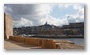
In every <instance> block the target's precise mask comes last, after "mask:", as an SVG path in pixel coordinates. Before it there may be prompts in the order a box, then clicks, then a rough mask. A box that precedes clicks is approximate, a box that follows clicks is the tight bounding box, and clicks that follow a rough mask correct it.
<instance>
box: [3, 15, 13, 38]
mask: <svg viewBox="0 0 90 55" xmlns="http://www.w3.org/2000/svg"><path fill="white" fill-rule="evenodd" d="M9 36H13V20H12V17H11V16H9V15H7V14H5V13H4V39H9Z"/></svg>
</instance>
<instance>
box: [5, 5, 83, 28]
mask: <svg viewBox="0 0 90 55" xmlns="http://www.w3.org/2000/svg"><path fill="white" fill-rule="evenodd" d="M4 13H6V14H8V15H10V16H11V17H12V18H13V26H14V27H26V26H38V25H43V24H45V23H46V22H47V23H48V24H50V25H56V26H63V25H68V24H69V23H76V22H84V4H4Z"/></svg>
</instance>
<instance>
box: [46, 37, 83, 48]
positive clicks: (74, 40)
mask: <svg viewBox="0 0 90 55" xmlns="http://www.w3.org/2000/svg"><path fill="white" fill-rule="evenodd" d="M48 39H53V40H69V41H72V42H74V43H75V44H78V45H82V46H84V38H48Z"/></svg>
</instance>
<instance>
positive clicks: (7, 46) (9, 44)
mask: <svg viewBox="0 0 90 55" xmlns="http://www.w3.org/2000/svg"><path fill="white" fill-rule="evenodd" d="M4 49H40V46H32V45H26V44H23V43H18V42H15V41H10V40H5V41H4Z"/></svg>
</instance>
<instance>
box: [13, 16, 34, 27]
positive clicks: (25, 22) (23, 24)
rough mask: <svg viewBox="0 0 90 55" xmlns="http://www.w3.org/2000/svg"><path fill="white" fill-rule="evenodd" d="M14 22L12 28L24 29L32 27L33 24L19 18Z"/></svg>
mask: <svg viewBox="0 0 90 55" xmlns="http://www.w3.org/2000/svg"><path fill="white" fill-rule="evenodd" d="M13 22H14V27H23V26H24V27H26V26H32V25H33V23H32V21H30V20H27V19H25V18H21V20H19V21H13Z"/></svg>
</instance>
